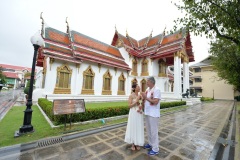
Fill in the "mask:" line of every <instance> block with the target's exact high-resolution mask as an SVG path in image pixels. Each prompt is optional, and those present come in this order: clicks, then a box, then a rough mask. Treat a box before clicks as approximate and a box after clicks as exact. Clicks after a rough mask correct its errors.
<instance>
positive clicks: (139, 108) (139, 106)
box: [137, 94, 143, 114]
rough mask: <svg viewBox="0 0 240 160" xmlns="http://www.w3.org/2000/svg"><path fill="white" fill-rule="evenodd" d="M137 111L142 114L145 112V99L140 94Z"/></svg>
mask: <svg viewBox="0 0 240 160" xmlns="http://www.w3.org/2000/svg"><path fill="white" fill-rule="evenodd" d="M137 112H139V113H140V114H142V113H143V99H142V96H141V95H140V94H139V100H138V109H137Z"/></svg>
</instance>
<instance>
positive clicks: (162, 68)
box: [158, 59, 167, 77]
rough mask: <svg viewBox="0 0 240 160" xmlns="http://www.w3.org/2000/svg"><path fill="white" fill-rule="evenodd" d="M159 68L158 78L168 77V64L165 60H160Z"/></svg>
mask: <svg viewBox="0 0 240 160" xmlns="http://www.w3.org/2000/svg"><path fill="white" fill-rule="evenodd" d="M158 66H159V70H158V77H167V74H166V68H167V64H166V62H165V61H164V60H163V59H160V60H159V61H158Z"/></svg>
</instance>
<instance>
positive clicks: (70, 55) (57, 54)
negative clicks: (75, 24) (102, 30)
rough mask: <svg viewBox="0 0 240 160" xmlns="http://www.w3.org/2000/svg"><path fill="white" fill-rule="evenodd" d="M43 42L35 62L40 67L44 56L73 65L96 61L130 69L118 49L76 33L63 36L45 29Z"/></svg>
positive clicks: (61, 33)
mask: <svg viewBox="0 0 240 160" xmlns="http://www.w3.org/2000/svg"><path fill="white" fill-rule="evenodd" d="M68 36H69V37H68ZM70 39H71V40H70ZM44 41H45V47H44V48H41V49H40V50H39V55H40V56H39V57H38V60H37V65H38V66H41V67H43V59H44V56H50V57H53V58H56V59H60V60H65V61H70V62H73V63H82V61H83V60H87V61H91V62H96V61H97V62H98V63H102V64H106V65H108V66H113V67H119V68H124V69H127V70H129V69H130V68H129V66H128V64H126V63H125V61H124V59H123V57H122V55H121V53H120V51H119V49H118V48H116V47H114V46H111V45H108V44H105V43H103V42H100V41H98V40H95V39H93V38H91V37H88V36H85V35H83V34H81V33H78V32H76V31H70V33H69V34H65V33H63V32H60V31H58V30H55V29H53V28H45V38H44ZM105 62H107V63H105Z"/></svg>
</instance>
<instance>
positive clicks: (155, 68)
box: [149, 60, 159, 77]
mask: <svg viewBox="0 0 240 160" xmlns="http://www.w3.org/2000/svg"><path fill="white" fill-rule="evenodd" d="M149 61H150V66H149V69H150V70H149V75H151V76H154V77H155V76H158V72H159V65H158V60H154V61H153V62H151V60H149Z"/></svg>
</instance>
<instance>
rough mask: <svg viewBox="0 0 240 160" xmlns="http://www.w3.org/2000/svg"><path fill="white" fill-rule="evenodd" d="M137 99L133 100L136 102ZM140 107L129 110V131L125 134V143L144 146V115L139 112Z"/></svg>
mask: <svg viewBox="0 0 240 160" xmlns="http://www.w3.org/2000/svg"><path fill="white" fill-rule="evenodd" d="M135 101H136V99H133V102H135ZM137 110H138V106H135V107H132V108H130V110H129V115H128V123H127V130H126V134H125V140H124V141H125V142H127V143H129V144H133V143H134V145H138V146H143V145H144V123H143V113H142V114H141V113H139V112H137Z"/></svg>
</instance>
